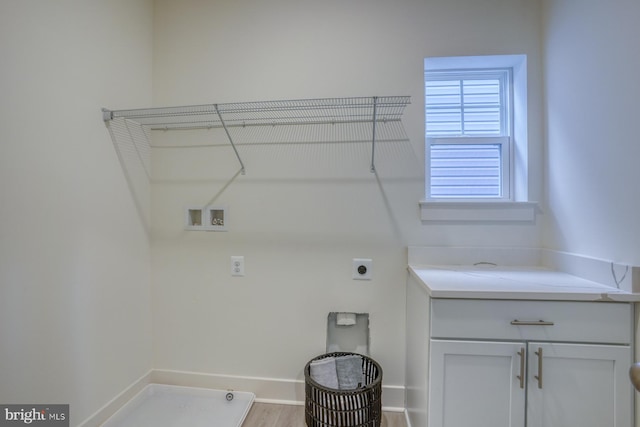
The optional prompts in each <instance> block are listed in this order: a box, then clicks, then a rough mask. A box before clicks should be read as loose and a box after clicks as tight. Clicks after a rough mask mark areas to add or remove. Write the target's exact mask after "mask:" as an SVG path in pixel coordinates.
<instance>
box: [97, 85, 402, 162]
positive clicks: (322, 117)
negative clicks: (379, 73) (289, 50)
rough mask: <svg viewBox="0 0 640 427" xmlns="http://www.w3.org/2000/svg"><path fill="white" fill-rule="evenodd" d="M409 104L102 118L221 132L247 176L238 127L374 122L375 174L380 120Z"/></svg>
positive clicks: (121, 113) (256, 106) (326, 101)
mask: <svg viewBox="0 0 640 427" xmlns="http://www.w3.org/2000/svg"><path fill="white" fill-rule="evenodd" d="M408 104H410V97H409V96H373V97H350V98H320V99H300V100H282V101H260V102H236V103H226V104H206V105H191V106H180V107H160V108H143V109H130V110H109V109H106V108H103V109H102V118H103V120H104V121H105V123H108V122H109V121H111V120H114V119H117V118H124V119H126V120H131V121H133V122H136V123H138V124H140V125H141V126H144V127H146V128H148V129H149V130H176V129H185V130H192V129H211V128H222V129H223V130H224V132H225V134H226V136H227V138H228V140H229V142H230V144H231V146H232V148H233V151H234V153H235V155H236V157H237V158H238V161H239V163H240V167H241V172H242V174H244V173H245V165H244V163H243V162H242V159H241V157H240V154H239V152H238V149H237V144H236V143H235V141H234V140H233V138H232V132H231V131H230V129H233V128H235V127H243V128H244V127H248V126H277V125H283V126H293V125H335V124H366V123H371V166H370V170H371V172H372V173H374V172H375V171H376V169H375V149H376V142H377V140H376V138H377V126H378V124H379V123H380V122H382V123H387V122H401V118H402V114H403V113H404V109H405V107H406V106H407V105H408Z"/></svg>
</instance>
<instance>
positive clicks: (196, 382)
mask: <svg viewBox="0 0 640 427" xmlns="http://www.w3.org/2000/svg"><path fill="white" fill-rule="evenodd" d="M148 384H167V385H176V386H183V387H202V388H212V389H218V390H238V391H250V392H252V393H254V394H255V395H256V399H255V401H256V402H261V403H277V404H282V405H304V394H305V392H304V381H301V380H291V379H282V378H265V377H248V376H240V375H222V374H206V373H201V372H188V371H174V370H167V369H152V370H151V371H149V372H147V373H146V374H145V375H143V376H142V377H140V378H139V379H138V380H136V381H134V382H133V383H132V384H131V385H130V386H129V387H127V388H126V389H125V390H124V391H122V392H121V393H120V394H118V395H117V396H116V397H114V398H113V399H111V400H110V401H109V402H108V403H107V404H106V405H104V406H103V407H102V408H100V409H99V410H98V411H96V412H95V413H94V414H93V415H91V416H90V417H89V418H87V419H86V420H85V421H84V422H82V423H81V424H79V427H98V426H100V425H101V424H103V423H104V422H105V421H106V420H107V419H108V418H109V417H110V416H112V415H113V414H115V413H116V412H117V411H118V409H120V408H121V407H122V406H124V404H125V403H127V402H128V401H129V400H131V399H132V398H133V397H134V396H135V395H136V394H137V393H139V392H140V391H141V390H142V389H143V388H144V387H145V386H146V385H148ZM382 409H383V410H384V411H391V412H405V417H406V411H405V409H404V386H393V385H384V384H383V385H382Z"/></svg>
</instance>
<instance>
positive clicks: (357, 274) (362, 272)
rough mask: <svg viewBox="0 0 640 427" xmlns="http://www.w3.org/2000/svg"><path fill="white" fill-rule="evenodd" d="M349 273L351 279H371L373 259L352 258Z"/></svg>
mask: <svg viewBox="0 0 640 427" xmlns="http://www.w3.org/2000/svg"><path fill="white" fill-rule="evenodd" d="M351 274H352V277H353V280H371V276H372V275H373V260H372V259H369V258H354V259H353V266H352V268H351Z"/></svg>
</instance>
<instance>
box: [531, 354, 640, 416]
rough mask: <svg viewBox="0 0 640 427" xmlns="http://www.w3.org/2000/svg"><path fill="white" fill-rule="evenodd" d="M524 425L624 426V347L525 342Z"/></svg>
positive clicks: (627, 392) (627, 412)
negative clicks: (526, 380) (525, 388)
mask: <svg viewBox="0 0 640 427" xmlns="http://www.w3.org/2000/svg"><path fill="white" fill-rule="evenodd" d="M528 357H529V373H528V376H529V378H528V390H527V391H528V397H527V426H528V427H558V426H562V427H603V426H607V427H609V426H611V427H630V426H631V414H632V410H631V405H632V398H633V393H632V387H631V384H630V381H629V378H628V376H627V372H628V369H629V366H630V365H631V349H630V347H629V346H607V345H586V344H550V343H535V342H532V343H529V354H528Z"/></svg>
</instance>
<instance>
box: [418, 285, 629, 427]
mask: <svg viewBox="0 0 640 427" xmlns="http://www.w3.org/2000/svg"><path fill="white" fill-rule="evenodd" d="M417 321H419V322H418V323H416V322H417ZM632 329H633V306H632V304H630V303H614V302H576V301H518V300H488V299H475V300H471V299H469V300H467V299H431V298H430V297H429V295H428V293H427V292H425V291H423V285H422V284H421V283H419V282H418V281H410V283H409V286H408V288H407V344H408V346H407V399H406V401H407V412H408V418H409V421H410V423H411V427H469V426H473V427H525V426H526V427H603V426H606V427H631V426H632V425H633V424H632V420H633V396H634V395H633V387H632V385H631V383H630V381H629V379H628V376H627V372H628V369H629V366H630V365H631V360H632V354H633V353H632V346H631V344H632V336H633V335H632Z"/></svg>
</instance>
